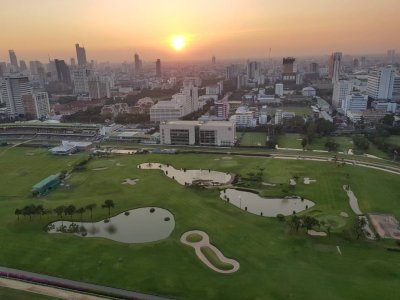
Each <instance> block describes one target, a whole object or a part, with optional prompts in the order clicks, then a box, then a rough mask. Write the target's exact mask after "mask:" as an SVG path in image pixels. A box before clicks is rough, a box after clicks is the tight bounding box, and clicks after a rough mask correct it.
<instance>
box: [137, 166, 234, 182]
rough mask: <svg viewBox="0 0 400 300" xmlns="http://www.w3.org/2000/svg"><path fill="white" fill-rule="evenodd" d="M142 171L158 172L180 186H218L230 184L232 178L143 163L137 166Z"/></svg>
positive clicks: (230, 176)
mask: <svg viewBox="0 0 400 300" xmlns="http://www.w3.org/2000/svg"><path fill="white" fill-rule="evenodd" d="M138 168H140V169H144V170H160V171H162V172H163V173H164V174H165V175H167V176H168V177H169V178H172V179H174V180H176V181H177V182H178V183H180V184H182V185H193V184H196V185H203V186H220V185H224V184H228V183H231V182H232V180H233V176H232V175H231V174H229V173H223V172H217V171H211V170H186V171H185V170H182V169H181V170H177V169H175V168H174V167H172V166H169V165H163V164H159V163H145V164H141V165H139V166H138Z"/></svg>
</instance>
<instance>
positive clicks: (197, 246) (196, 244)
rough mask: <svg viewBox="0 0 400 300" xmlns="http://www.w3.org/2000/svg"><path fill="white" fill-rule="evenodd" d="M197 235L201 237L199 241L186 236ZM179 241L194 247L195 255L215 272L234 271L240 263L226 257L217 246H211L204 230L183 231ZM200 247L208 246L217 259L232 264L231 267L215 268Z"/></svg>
mask: <svg viewBox="0 0 400 300" xmlns="http://www.w3.org/2000/svg"><path fill="white" fill-rule="evenodd" d="M192 234H193V235H199V236H201V237H202V240H201V241H199V242H189V241H188V240H187V238H188V237H189V236H190V235H192ZM181 242H182V243H183V244H185V245H188V246H191V247H193V248H194V250H195V252H196V255H197V257H198V258H199V259H200V260H201V261H202V262H203V263H204V264H205V265H206V266H207V267H209V268H210V269H212V270H213V271H215V272H218V273H223V274H229V273H234V272H236V271H237V270H239V267H240V264H239V262H237V261H236V260H234V259H231V258H226V257H225V256H224V254H222V252H221V251H220V250H218V248H217V247H215V246H213V245H212V244H210V238H209V237H208V234H207V233H205V232H204V231H199V230H193V231H188V232H185V233H184V234H183V235H182V237H181ZM201 248H209V249H210V250H212V251H213V252H214V254H215V255H216V256H217V257H218V259H219V260H220V261H221V262H222V263H224V264H230V265H232V269H230V270H221V269H219V268H217V267H216V266H215V265H214V264H213V263H212V262H210V261H209V260H208V259H207V257H206V256H205V255H204V253H203V251H202V250H201Z"/></svg>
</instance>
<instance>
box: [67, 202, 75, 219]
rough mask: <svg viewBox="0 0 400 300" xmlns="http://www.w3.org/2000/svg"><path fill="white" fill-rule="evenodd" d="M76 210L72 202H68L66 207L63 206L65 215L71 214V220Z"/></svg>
mask: <svg viewBox="0 0 400 300" xmlns="http://www.w3.org/2000/svg"><path fill="white" fill-rule="evenodd" d="M75 212H76V207H75V205H73V204H70V205H68V206H67V207H66V208H65V210H64V213H65V214H66V215H70V216H71V221H72V216H73V214H74V213H75Z"/></svg>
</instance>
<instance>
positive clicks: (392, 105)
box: [372, 101, 397, 114]
mask: <svg viewBox="0 0 400 300" xmlns="http://www.w3.org/2000/svg"><path fill="white" fill-rule="evenodd" d="M372 107H373V108H374V109H376V110H384V111H386V112H389V113H392V114H394V113H396V110H397V103H396V102H379V101H374V102H372Z"/></svg>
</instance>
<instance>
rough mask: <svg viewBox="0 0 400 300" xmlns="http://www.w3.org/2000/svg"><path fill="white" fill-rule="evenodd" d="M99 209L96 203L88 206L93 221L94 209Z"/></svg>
mask: <svg viewBox="0 0 400 300" xmlns="http://www.w3.org/2000/svg"><path fill="white" fill-rule="evenodd" d="M96 207H97V205H96V203H90V204H88V205H86V207H85V208H86V209H88V210H90V219H91V220H92V219H93V209H95V208H96Z"/></svg>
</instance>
